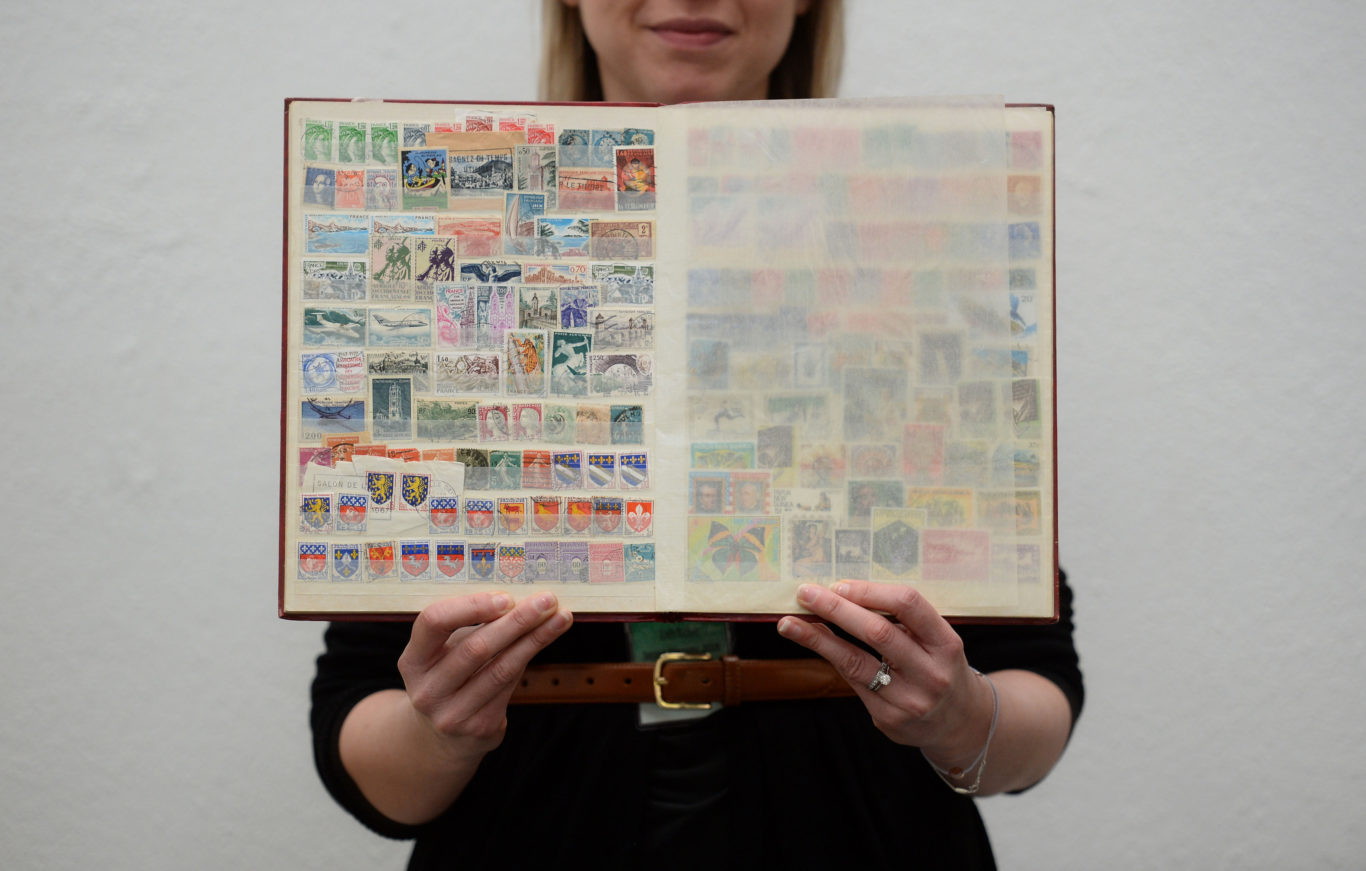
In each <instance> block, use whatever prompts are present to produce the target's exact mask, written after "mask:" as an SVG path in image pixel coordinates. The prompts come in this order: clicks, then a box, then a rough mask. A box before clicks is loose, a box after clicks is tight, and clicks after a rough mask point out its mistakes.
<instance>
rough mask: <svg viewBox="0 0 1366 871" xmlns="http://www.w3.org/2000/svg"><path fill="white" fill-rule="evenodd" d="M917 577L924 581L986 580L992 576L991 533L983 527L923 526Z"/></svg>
mask: <svg viewBox="0 0 1366 871" xmlns="http://www.w3.org/2000/svg"><path fill="white" fill-rule="evenodd" d="M920 551H921V562H922V565H921V568H920V576H921V577H922V578H923V579H924V580H927V581H985V580H987V579H988V578H990V576H991V534H990V533H989V532H987V531H986V530H982V529H926V530H925V531H924V533H923V534H922V536H921V542H920Z"/></svg>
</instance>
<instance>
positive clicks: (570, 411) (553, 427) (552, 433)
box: [541, 405, 576, 445]
mask: <svg viewBox="0 0 1366 871" xmlns="http://www.w3.org/2000/svg"><path fill="white" fill-rule="evenodd" d="M575 413H576V412H575V408H574V406H572V405H546V406H545V410H544V411H543V412H542V413H541V438H543V439H544V440H545V441H547V442H550V443H551V444H553V445H572V444H573V443H574V418H575Z"/></svg>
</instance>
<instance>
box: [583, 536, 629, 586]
mask: <svg viewBox="0 0 1366 871" xmlns="http://www.w3.org/2000/svg"><path fill="white" fill-rule="evenodd" d="M624 580H626V569H625V562H624V553H623V551H622V547H621V542H619V541H594V542H590V543H589V545H588V582H589V583H590V584H613V583H620V582H621V581H624Z"/></svg>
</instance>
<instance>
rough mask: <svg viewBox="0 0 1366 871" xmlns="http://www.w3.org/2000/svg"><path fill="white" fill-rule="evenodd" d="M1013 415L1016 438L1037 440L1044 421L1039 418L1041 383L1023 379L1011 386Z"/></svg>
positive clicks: (1032, 379) (1031, 379) (1035, 380)
mask: <svg viewBox="0 0 1366 871" xmlns="http://www.w3.org/2000/svg"><path fill="white" fill-rule="evenodd" d="M1010 393H1011V406H1012V414H1013V416H1014V419H1015V438H1017V439H1037V438H1038V437H1039V435H1040V432H1041V431H1042V426H1043V421H1042V419H1041V418H1040V417H1039V382H1038V380H1037V379H1034V378H1022V379H1019V380H1017V381H1014V382H1012V383H1011V385H1010Z"/></svg>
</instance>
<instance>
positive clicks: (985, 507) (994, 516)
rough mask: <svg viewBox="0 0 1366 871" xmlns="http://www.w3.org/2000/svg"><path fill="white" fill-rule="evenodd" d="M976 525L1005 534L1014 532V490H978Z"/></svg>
mask: <svg viewBox="0 0 1366 871" xmlns="http://www.w3.org/2000/svg"><path fill="white" fill-rule="evenodd" d="M976 502H977V518H976V524H975V525H976V526H978V527H981V528H983V529H989V530H992V531H993V532H999V533H1005V534H1007V535H1009V534H1012V533H1014V532H1015V491H1014V490H979V491H978V492H977V499H976Z"/></svg>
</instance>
